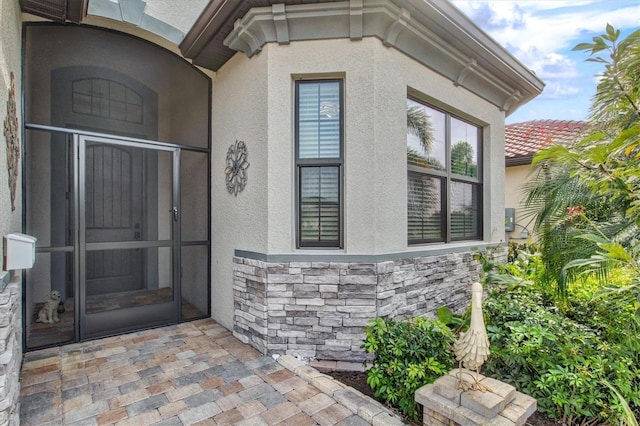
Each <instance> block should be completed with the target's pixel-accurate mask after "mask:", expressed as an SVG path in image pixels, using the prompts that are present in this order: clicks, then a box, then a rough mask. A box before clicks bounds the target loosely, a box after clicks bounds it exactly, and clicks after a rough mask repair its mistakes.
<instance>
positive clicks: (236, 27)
mask: <svg viewBox="0 0 640 426" xmlns="http://www.w3.org/2000/svg"><path fill="white" fill-rule="evenodd" d="M232 35H233V37H232ZM226 40H231V41H230V43H229V44H228V46H229V47H230V48H231V49H234V50H238V51H240V52H244V54H245V55H247V56H248V57H249V58H250V57H252V56H253V55H255V54H256V53H260V51H261V50H262V44H261V43H260V41H259V40H258V38H257V37H256V36H255V35H253V34H252V33H251V31H249V28H248V27H247V26H245V25H244V24H243V23H242V22H241V20H240V19H238V20H237V21H236V22H235V23H234V24H233V31H232V32H231V34H229V36H228V37H227V39H226Z"/></svg>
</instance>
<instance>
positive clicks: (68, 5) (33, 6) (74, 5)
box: [20, 0, 89, 24]
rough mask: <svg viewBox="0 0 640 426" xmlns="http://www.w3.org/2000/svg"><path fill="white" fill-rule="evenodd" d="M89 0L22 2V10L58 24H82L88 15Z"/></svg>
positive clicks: (25, 0) (33, 0) (35, 0)
mask: <svg viewBox="0 0 640 426" xmlns="http://www.w3.org/2000/svg"><path fill="white" fill-rule="evenodd" d="M88 2H89V0H20V9H21V10H22V11H23V12H25V13H30V14H32V15H35V16H40V17H42V18H47V19H51V20H53V21H56V22H74V23H76V24H78V23H80V22H81V21H82V19H83V18H84V17H85V15H86V14H87V3H88Z"/></svg>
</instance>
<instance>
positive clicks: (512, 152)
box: [504, 120, 586, 158]
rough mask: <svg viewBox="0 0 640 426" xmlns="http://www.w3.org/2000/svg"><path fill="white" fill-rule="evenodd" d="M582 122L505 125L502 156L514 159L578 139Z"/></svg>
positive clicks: (535, 121)
mask: <svg viewBox="0 0 640 426" xmlns="http://www.w3.org/2000/svg"><path fill="white" fill-rule="evenodd" d="M585 125H586V123H585V122H584V121H565V120H533V121H525V122H522V123H514V124H509V125H506V126H505V128H504V156H505V158H515V157H522V156H527V155H532V154H535V153H536V152H538V151H540V150H541V149H542V148H544V147H546V146H547V145H550V144H552V143H560V144H562V143H566V142H571V141H573V140H575V139H576V138H578V136H579V135H580V133H581V132H582V130H583V129H584V127H585Z"/></svg>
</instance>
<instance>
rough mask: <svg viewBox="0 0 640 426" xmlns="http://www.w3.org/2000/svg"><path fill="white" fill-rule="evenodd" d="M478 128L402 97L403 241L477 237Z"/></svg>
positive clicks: (479, 229) (479, 200)
mask: <svg viewBox="0 0 640 426" xmlns="http://www.w3.org/2000/svg"><path fill="white" fill-rule="evenodd" d="M481 150H482V132H481V128H480V127H479V126H477V125H474V124H471V123H469V122H467V121H464V120H462V119H460V118H458V117H456V116H454V115H452V114H449V113H447V112H444V111H441V110H439V109H436V108H433V107H431V106H428V105H425V104H423V103H421V102H418V101H415V100H413V99H408V100H407V171H408V176H407V213H408V241H409V244H420V243H430V242H451V241H460V240H479V239H482V164H481V161H480V159H481V158H482V156H481Z"/></svg>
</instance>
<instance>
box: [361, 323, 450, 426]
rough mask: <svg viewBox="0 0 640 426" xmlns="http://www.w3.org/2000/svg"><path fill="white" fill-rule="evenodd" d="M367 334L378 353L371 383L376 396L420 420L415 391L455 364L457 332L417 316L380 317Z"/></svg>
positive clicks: (368, 342)
mask: <svg viewBox="0 0 640 426" xmlns="http://www.w3.org/2000/svg"><path fill="white" fill-rule="evenodd" d="M365 334H366V337H365V340H364V343H363V345H362V347H363V348H364V349H365V351H366V352H367V353H370V354H374V358H373V360H372V361H370V362H371V364H372V366H371V368H370V369H369V370H368V371H367V383H368V384H369V386H370V387H371V389H373V391H374V392H375V396H376V398H378V399H381V400H383V401H385V402H388V403H390V404H391V405H393V406H395V407H398V408H399V409H400V411H402V413H403V414H404V415H405V416H407V417H409V418H411V419H413V420H418V419H419V411H418V409H419V406H418V404H417V403H416V401H415V392H416V391H417V390H418V389H419V388H420V387H422V386H424V385H426V384H429V383H433V382H434V381H435V379H437V378H438V377H440V376H442V375H444V374H446V373H447V372H448V371H449V369H450V368H451V367H452V366H453V363H454V359H453V354H452V351H451V347H452V345H453V343H454V341H455V337H454V335H453V333H452V332H451V331H450V330H449V329H448V328H447V326H445V325H444V324H441V323H439V322H437V321H435V320H433V319H429V318H424V317H417V318H413V319H408V320H405V321H394V320H391V319H382V318H376V319H375V320H371V321H370V325H369V326H367V327H366V328H365ZM367 363H368V361H365V366H366V364H367Z"/></svg>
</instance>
